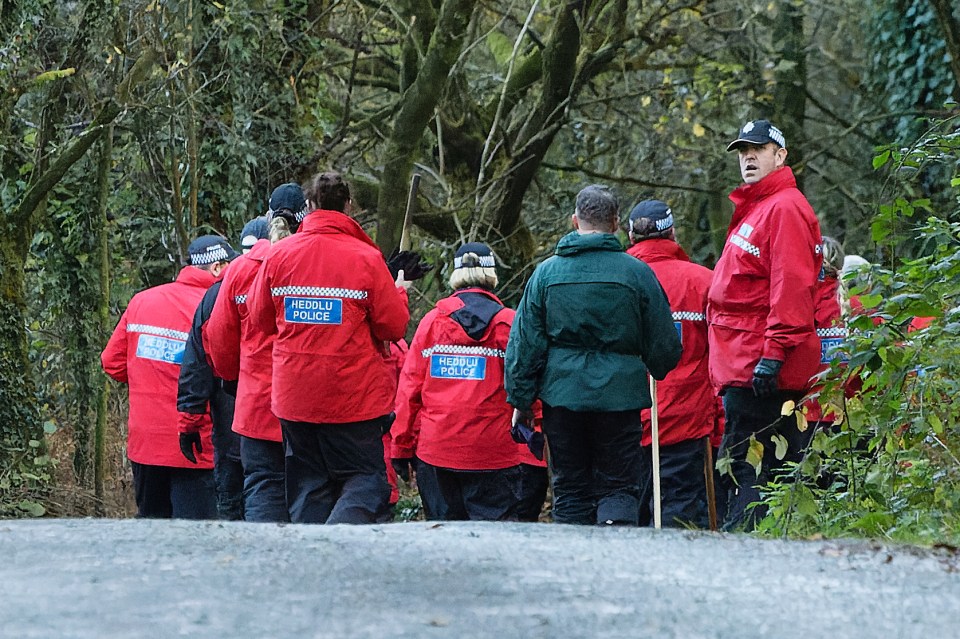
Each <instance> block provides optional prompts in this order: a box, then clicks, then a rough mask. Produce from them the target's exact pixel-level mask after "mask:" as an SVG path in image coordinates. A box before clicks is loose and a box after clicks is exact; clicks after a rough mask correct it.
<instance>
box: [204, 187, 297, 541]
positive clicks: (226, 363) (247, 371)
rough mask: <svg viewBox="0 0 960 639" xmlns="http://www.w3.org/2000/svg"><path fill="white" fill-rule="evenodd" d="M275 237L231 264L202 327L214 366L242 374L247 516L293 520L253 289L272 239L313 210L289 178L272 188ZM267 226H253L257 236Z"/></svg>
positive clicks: (267, 339)
mask: <svg viewBox="0 0 960 639" xmlns="http://www.w3.org/2000/svg"><path fill="white" fill-rule="evenodd" d="M269 207H270V208H269V212H268V213H267V216H266V220H265V224H267V233H268V234H269V238H268V239H256V241H255V242H254V244H253V245H252V246H251V248H250V251H249V252H248V253H246V254H245V255H244V256H243V257H241V258H240V259H238V260H237V261H236V262H234V263H233V265H232V266H231V267H230V268H229V269H228V270H227V273H226V275H225V276H224V278H223V284H222V285H221V295H220V296H219V297H218V298H217V303H216V304H215V305H214V308H213V313H212V314H211V316H210V320H209V322H208V323H207V326H206V328H205V329H204V332H203V338H204V345H205V346H206V350H207V354H208V356H209V358H210V361H211V363H212V365H213V368H214V371H216V372H217V374H218V375H220V376H221V377H223V378H224V379H229V380H237V403H236V407H235V409H234V416H233V430H234V432H236V433H237V434H238V435H239V436H240V460H241V463H242V464H243V476H244V477H243V501H244V519H246V520H247V521H257V522H286V521H290V514H289V512H288V510H287V495H286V483H285V478H284V475H285V471H284V449H283V435H282V433H281V429H280V420H278V419H277V418H276V416H275V415H274V414H273V412H272V411H271V409H270V386H271V383H272V380H273V342H274V339H275V334H273V333H264V332H263V331H262V330H261V329H260V328H259V327H258V326H257V325H256V324H254V322H252V321H251V318H250V311H249V307H248V305H247V298H248V293H249V291H250V287H251V286H252V285H253V281H254V278H255V277H256V275H257V273H258V272H259V271H260V267H261V265H262V264H263V261H264V259H265V258H266V256H267V253H269V251H270V247H271V245H273V244H275V243H277V242H279V241H281V240H283V239H284V238H286V237H289V236H290V235H292V234H293V233H295V232H296V231H297V229H298V228H299V226H300V221H301V220H303V217H304V215H305V214H306V211H305V208H306V198H305V197H304V195H303V190H302V189H301V188H300V185H299V184H296V183H292V182H291V183H289V184H282V185H280V186H278V187H277V188H275V189H274V190H273V193H271V195H270V201H269ZM260 232H261V231H255V230H253V229H251V233H250V235H251V236H253V237H254V238H256V236H257V235H259V233H260Z"/></svg>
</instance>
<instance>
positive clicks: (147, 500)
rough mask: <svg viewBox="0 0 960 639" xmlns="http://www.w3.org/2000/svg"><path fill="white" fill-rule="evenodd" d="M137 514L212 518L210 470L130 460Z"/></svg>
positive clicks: (213, 501)
mask: <svg viewBox="0 0 960 639" xmlns="http://www.w3.org/2000/svg"><path fill="white" fill-rule="evenodd" d="M130 464H131V466H133V487H134V492H135V494H136V499H137V517H143V518H147V519H171V518H173V519H216V518H217V489H216V486H215V485H214V480H213V471H212V470H201V469H197V468H175V467H173V466H151V465H149V464H138V463H137V462H135V461H131V462H130Z"/></svg>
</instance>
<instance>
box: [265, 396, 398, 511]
mask: <svg viewBox="0 0 960 639" xmlns="http://www.w3.org/2000/svg"><path fill="white" fill-rule="evenodd" d="M387 417H388V416H386V415H384V416H383V417H378V418H375V419H369V420H366V421H362V422H350V423H346V424H311V423H307V422H292V421H288V420H285V419H281V420H280V426H281V427H282V429H283V442H284V461H285V466H286V482H287V508H288V509H289V510H290V520H291V521H292V522H294V523H305V524H323V523H327V524H373V523H377V522H378V521H382V520H383V519H384V518H385V517H388V516H389V512H390V503H389V502H390V485H389V484H388V483H387V468H386V465H385V463H384V460H383V428H384V426H386V421H385V420H386V419H387Z"/></svg>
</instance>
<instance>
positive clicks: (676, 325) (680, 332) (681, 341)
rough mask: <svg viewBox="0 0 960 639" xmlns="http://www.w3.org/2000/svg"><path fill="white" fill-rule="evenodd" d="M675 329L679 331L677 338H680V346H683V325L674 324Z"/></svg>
mask: <svg viewBox="0 0 960 639" xmlns="http://www.w3.org/2000/svg"><path fill="white" fill-rule="evenodd" d="M673 327H674V328H675V329H677V337H679V338H680V345H681V346H683V325H682V324H681V323H680V322H674V323H673Z"/></svg>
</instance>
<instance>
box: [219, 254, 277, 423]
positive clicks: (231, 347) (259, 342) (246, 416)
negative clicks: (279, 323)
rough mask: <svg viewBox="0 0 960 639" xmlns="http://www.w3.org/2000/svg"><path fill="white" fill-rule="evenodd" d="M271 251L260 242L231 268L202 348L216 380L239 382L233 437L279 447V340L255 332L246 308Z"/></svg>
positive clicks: (227, 273)
mask: <svg viewBox="0 0 960 639" xmlns="http://www.w3.org/2000/svg"><path fill="white" fill-rule="evenodd" d="M269 251H270V240H260V241H258V242H257V243H256V244H254V245H253V248H252V249H250V252H249V253H247V254H245V255H242V256H240V257H239V258H237V259H236V260H234V261H233V263H231V264H230V267H229V268H228V269H227V272H226V275H224V276H223V284H221V285H220V295H219V296H218V297H217V303H216V304H215V305H214V307H213V313H211V315H210V319H209V320H207V324H206V325H205V326H204V328H203V345H204V348H205V349H206V351H207V357H208V358H209V360H210V364H211V366H213V370H214V373H215V374H216V375H217V377H221V378H223V379H227V380H238V381H237V403H236V406H235V408H234V412H233V430H234V432H236V433H239V434H240V435H243V436H244V437H251V438H253V439H262V440H266V441H272V442H279V441H282V439H283V436H282V434H281V432H280V420H278V419H277V418H276V416H274V414H273V412H272V411H271V410H270V386H271V382H272V380H273V340H274V338H275V336H274V335H273V334H267V333H264V332H263V331H262V330H260V328H258V327H257V326H255V325H254V324H253V322H251V321H250V312H249V309H248V308H247V295H248V293H249V291H250V287H251V286H252V285H253V280H254V278H255V277H256V276H257V272H259V270H260V266H261V264H263V258H264V257H266V254H267V253H268V252H269Z"/></svg>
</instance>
